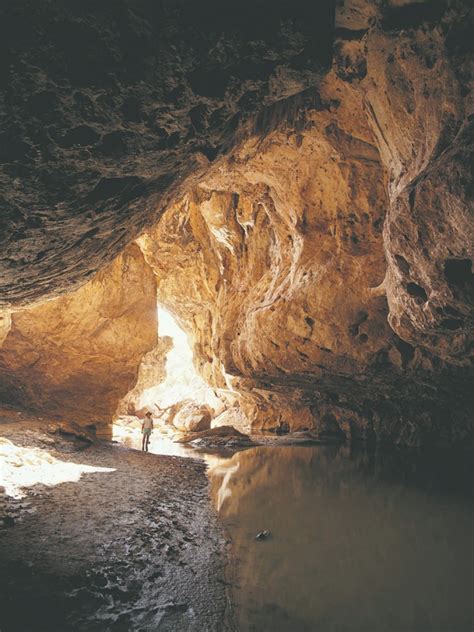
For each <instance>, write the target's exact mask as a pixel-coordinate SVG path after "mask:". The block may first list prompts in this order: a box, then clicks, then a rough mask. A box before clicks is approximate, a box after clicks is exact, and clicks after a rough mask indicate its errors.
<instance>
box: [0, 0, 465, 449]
mask: <svg viewBox="0 0 474 632" xmlns="http://www.w3.org/2000/svg"><path fill="white" fill-rule="evenodd" d="M191 4H192V3H191ZM191 4H189V6H188V4H187V3H183V4H181V3H178V2H169V3H164V4H162V5H160V7H159V8H156V7H155V3H152V2H151V1H150V2H148V0H143V1H142V2H141V3H136V5H133V6H132V4H131V3H128V2H125V1H124V2H121V3H119V5H117V6H120V7H121V8H120V10H118V9H117V6H114V9H113V10H112V9H111V8H109V7H106V6H104V7H103V8H102V9H101V10H94V11H92V9H89V7H88V6H87V5H83V6H82V5H81V8H80V9H76V8H75V9H74V10H73V9H71V11H68V12H65V11H63V10H62V9H60V8H59V5H56V4H48V5H45V7H42V8H38V9H36V10H35V11H36V12H35V11H33V13H32V14H31V19H32V20H33V21H35V23H38V24H39V25H43V26H42V27H41V28H38V29H36V30H35V29H29V30H28V29H27V30H25V31H24V34H22V35H21V37H17V38H16V39H15V37H14V35H13V34H14V33H16V32H17V31H18V25H19V24H22V20H23V19H24V17H25V13H24V7H25V6H26V4H25V5H23V4H22V3H17V4H16V5H13V4H12V5H11V7H9V8H8V10H7V11H6V14H5V16H6V17H5V19H4V20H3V22H2V28H3V29H4V31H8V32H7V33H5V38H4V41H5V42H6V44H5V45H6V47H7V48H8V49H9V50H13V51H16V53H18V52H19V51H21V54H15V55H14V56H13V57H12V54H11V53H8V55H10V56H8V55H6V56H5V57H4V60H6V62H5V61H4V65H3V66H2V73H3V74H2V75H1V77H2V81H4V84H2V85H6V94H7V95H8V98H7V99H4V100H3V101H2V104H3V105H1V107H3V108H4V110H3V117H4V118H3V119H2V120H4V121H5V122H6V125H7V127H6V129H7V130H10V131H7V133H6V135H4V137H3V141H4V144H3V146H5V147H6V148H7V149H6V153H5V155H4V156H3V154H2V161H3V162H2V165H1V169H2V171H1V173H0V184H1V186H2V192H4V196H5V200H4V202H5V208H6V212H5V213H4V215H3V221H4V224H5V226H6V229H5V231H4V233H3V234H4V235H5V241H6V242H8V245H7V247H6V248H4V249H3V250H2V253H3V254H2V255H1V257H2V259H1V262H0V265H2V266H3V267H4V270H5V274H4V275H3V277H2V278H3V279H4V280H5V283H4V292H3V295H2V299H1V300H2V304H3V305H4V306H7V307H8V306H11V305H12V304H22V303H23V302H28V301H32V300H36V299H39V298H41V297H45V296H50V295H51V294H55V293H57V292H60V291H62V290H64V289H65V288H67V287H70V286H73V285H74V284H76V283H82V282H84V281H85V279H86V278H87V277H88V275H90V274H92V272H93V271H94V270H95V269H96V268H97V267H99V266H100V265H102V264H103V262H104V261H105V260H107V259H108V258H109V257H111V256H112V255H114V254H115V253H116V252H118V251H119V250H120V249H121V248H122V247H123V245H124V244H125V243H126V242H127V241H128V240H130V239H132V238H133V237H134V236H136V235H137V234H138V233H139V232H140V231H142V230H143V228H144V227H145V225H146V226H147V230H146V233H145V234H142V236H141V237H140V239H139V244H140V248H141V249H142V251H143V253H144V255H145V258H146V261H147V262H148V264H149V265H150V266H151V268H152V269H153V271H154V273H155V274H156V276H157V282H158V298H159V301H160V303H162V304H163V305H164V306H166V307H167V308H168V309H169V310H170V311H171V312H172V313H173V314H174V315H175V316H176V317H177V318H178V320H179V322H180V324H181V325H182V326H183V327H184V328H185V329H186V331H187V332H188V333H189V334H190V335H191V336H192V338H193V341H194V350H195V356H196V365H197V367H198V369H199V372H200V374H201V375H202V376H203V377H204V378H205V379H206V380H207V381H208V382H209V383H210V384H211V386H213V387H214V388H215V389H219V392H220V394H221V396H222V397H227V398H228V401H229V402H230V403H231V404H232V406H234V407H235V403H236V401H237V402H238V406H237V407H236V408H238V414H237V417H239V418H240V419H243V420H244V421H243V422H242V423H243V425H247V424H248V425H249V426H250V427H251V428H252V429H267V428H273V429H275V428H280V429H282V428H285V429H286V428H288V429H289V430H292V431H293V430H298V429H305V428H308V429H315V430H317V431H318V432H319V433H320V434H321V435H322V436H333V437H341V438H342V437H345V438H347V439H351V440H352V439H358V438H362V439H369V438H371V437H374V436H376V437H378V438H379V439H387V440H390V441H398V442H401V443H405V444H407V443H408V444H410V445H419V444H420V443H423V442H424V441H429V440H437V439H438V438H444V439H447V440H449V441H456V440H464V439H466V438H468V437H470V438H471V439H472V436H473V429H472V420H471V421H470V418H471V412H470V411H471V407H472V397H470V395H469V393H470V390H471V389H470V383H471V380H472V339H473V336H472V332H473V320H472V313H473V312H472V304H473V299H474V293H473V289H472V288H473V284H472V281H473V275H472V243H473V241H474V240H473V230H472V227H473V222H472V174H471V172H470V166H469V165H470V157H471V154H470V151H471V150H472V146H471V145H472V100H470V93H469V89H470V86H471V77H472V58H471V56H470V52H469V51H470V49H469V43H470V35H469V33H470V24H471V22H470V20H471V17H472V13H471V12H470V7H469V6H468V3H466V2H463V1H462V0H456V1H454V2H450V3H443V2H435V3H433V2H423V1H422V2H411V1H410V0H408V1H407V2H405V1H403V2H398V1H395V0H393V1H392V0H390V1H389V0H387V1H386V2H381V3H379V2H370V1H362V0H345V1H344V2H340V3H338V5H337V8H336V9H337V10H336V16H335V21H334V16H333V15H332V8H333V7H332V5H331V3H330V2H328V3H325V2H324V3H308V2H305V1H304V0H301V1H297V2H291V3H290V2H286V1H283V0H282V2H278V3H276V5H275V4H274V3H272V8H271V10H270V11H268V10H267V6H266V5H267V3H266V2H263V3H261V4H258V5H255V3H250V2H249V3H247V2H244V3H239V5H238V6H237V5H235V8H231V9H230V10H229V7H227V6H226V7H225V8H224V7H222V6H221V3H219V4H217V3H214V2H211V1H210V0H207V1H206V2H205V3H204V6H199V9H197V8H192V7H191ZM153 7H155V8H153ZM311 7H313V8H311ZM52 18H54V19H52ZM48 20H49V21H48ZM46 24H47V25H46ZM5 25H7V26H5ZM8 25H10V26H11V27H12V28H11V29H9V28H8ZM12 25H13V26H12ZM51 25H52V26H51ZM13 27H15V28H13ZM15 29H16V30H15ZM42 29H43V30H42ZM38 38H40V39H41V43H39V41H38ZM84 39H88V41H89V43H90V50H89V49H88V52H87V55H93V56H94V60H95V62H96V63H95V64H94V65H90V66H87V65H84V64H83V57H82V56H80V55H79V53H78V51H79V50H80V47H78V46H77V43H78V42H81V41H83V40H84ZM332 40H334V41H332ZM37 41H38V46H36V47H34V46H33V45H34V44H35V43H37ZM331 46H332V49H331ZM33 48H34V50H35V56H34V58H35V64H34V65H33V64H32V55H33V53H32V50H33ZM331 51H332V62H330V56H331ZM81 55H82V53H81ZM12 77H13V79H12ZM8 81H10V83H9V84H8V85H7V83H5V82H8ZM45 104H46V105H45ZM39 123H41V124H39ZM45 174H46V175H45ZM32 176H34V178H33V177H32ZM25 209H28V213H26V211H25ZM158 219H159V221H157V220H158ZM150 226H151V228H150ZM59 242H60V243H59ZM32 271H33V272H34V274H33V273H32ZM61 300H63V299H61ZM46 307H47V306H45V308H46ZM38 309H39V308H38ZM41 309H43V308H41ZM4 313H6V312H4ZM13 318H14V320H13V327H12V330H11V331H10V333H8V335H7V338H6V343H5V344H7V345H8V341H9V340H11V339H12V336H14V335H15V322H16V320H17V318H20V316H17V315H14V317H13ZM25 318H26V316H25ZM1 322H2V324H1V325H0V330H3V331H4V332H6V331H8V327H9V323H8V322H7V320H5V319H4V320H3V321H1ZM130 343H131V344H133V345H135V346H134V352H133V353H134V354H135V355H134V357H136V358H138V355H139V353H138V351H137V349H142V348H144V347H146V350H148V349H149V348H150V347H147V346H146V345H143V346H141V345H142V341H141V340H140V334H139V333H138V332H137V333H136V340H135V341H134V340H133V336H132V338H131V339H130ZM157 360H158V363H159V358H158V359H157ZM144 366H145V365H144ZM15 370H16V369H15ZM20 374H21V371H20ZM11 375H12V373H11ZM90 375H92V366H91V373H90ZM99 375H100V371H99ZM48 379H49V378H48ZM11 380H13V377H11ZM46 381H47V380H46ZM99 382H100V380H99ZM12 383H13V382H12ZM25 383H26V382H25ZM131 385H132V384H131ZM28 388H29V387H28V386H25V389H26V391H28ZM48 388H49V387H48ZM53 390H54V389H53ZM30 399H31V397H30ZM242 427H243V426H242Z"/></svg>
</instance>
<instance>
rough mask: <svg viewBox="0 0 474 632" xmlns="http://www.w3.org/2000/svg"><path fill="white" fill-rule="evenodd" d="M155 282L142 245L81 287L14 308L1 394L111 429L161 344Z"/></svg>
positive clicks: (2, 357)
mask: <svg viewBox="0 0 474 632" xmlns="http://www.w3.org/2000/svg"><path fill="white" fill-rule="evenodd" d="M155 288H156V285H155V277H154V275H153V273H152V271H151V270H150V268H149V267H148V266H147V264H146V263H145V261H144V259H143V256H142V254H141V252H140V250H139V248H138V247H137V246H135V245H134V246H130V247H129V248H127V250H126V251H125V252H124V253H123V254H122V255H120V256H119V257H118V258H117V259H116V260H115V261H114V262H113V263H112V264H111V265H110V266H108V267H107V268H106V269H105V270H103V271H102V272H100V273H98V274H97V275H96V276H95V277H94V278H93V279H92V280H91V281H89V282H88V283H87V284H86V285H84V286H83V287H82V288H80V289H79V290H77V291H76V292H74V293H72V294H68V295H67V296H64V297H62V298H58V299H55V300H52V301H49V302H47V303H44V304H43V305H40V306H38V307H34V308H32V309H27V310H24V311H20V312H15V313H13V315H12V325H11V329H10V331H9V333H8V335H7V336H6V338H5V341H4V343H3V346H2V347H1V348H0V400H1V401H3V402H7V403H10V404H15V405H18V406H21V407H25V408H29V409H31V410H36V411H40V412H44V413H46V414H48V415H53V416H59V417H62V418H65V419H69V420H73V421H78V422H81V423H84V424H94V425H96V426H97V428H98V431H99V432H107V424H109V423H110V422H111V421H112V417H113V414H114V413H115V410H116V408H117V405H118V402H119V400H120V398H121V397H123V396H124V395H125V394H126V393H127V391H129V390H130V389H131V387H132V386H133V385H134V384H135V382H136V379H137V372H138V367H139V364H140V361H141V359H142V356H143V355H144V354H146V353H147V352H148V351H149V350H150V349H152V348H153V347H154V345H155V344H156V340H157V337H156V329H157V327H156V289H155Z"/></svg>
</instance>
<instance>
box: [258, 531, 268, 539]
mask: <svg viewBox="0 0 474 632" xmlns="http://www.w3.org/2000/svg"><path fill="white" fill-rule="evenodd" d="M269 536H270V531H260V532H259V533H257V535H256V536H255V539H256V540H266V539H267V538H268V537H269Z"/></svg>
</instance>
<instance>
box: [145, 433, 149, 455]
mask: <svg viewBox="0 0 474 632" xmlns="http://www.w3.org/2000/svg"><path fill="white" fill-rule="evenodd" d="M149 443H150V433H149V432H147V434H146V451H147V452H148V444H149Z"/></svg>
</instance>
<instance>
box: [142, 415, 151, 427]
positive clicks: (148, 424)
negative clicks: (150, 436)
mask: <svg viewBox="0 0 474 632" xmlns="http://www.w3.org/2000/svg"><path fill="white" fill-rule="evenodd" d="M152 428H153V419H152V418H151V417H145V419H144V420H143V429H144V430H151V429H152Z"/></svg>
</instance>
